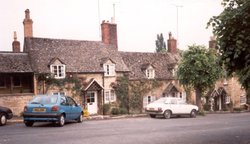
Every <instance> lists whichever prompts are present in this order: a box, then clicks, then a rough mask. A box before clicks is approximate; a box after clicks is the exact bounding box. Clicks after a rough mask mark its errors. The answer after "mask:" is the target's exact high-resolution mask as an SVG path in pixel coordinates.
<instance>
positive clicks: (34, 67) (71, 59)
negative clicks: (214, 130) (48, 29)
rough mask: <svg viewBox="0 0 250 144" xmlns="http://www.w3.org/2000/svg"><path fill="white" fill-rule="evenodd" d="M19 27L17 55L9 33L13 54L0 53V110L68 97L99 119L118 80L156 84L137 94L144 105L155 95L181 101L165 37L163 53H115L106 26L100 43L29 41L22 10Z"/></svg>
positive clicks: (29, 25) (172, 46) (113, 36)
mask: <svg viewBox="0 0 250 144" xmlns="http://www.w3.org/2000/svg"><path fill="white" fill-rule="evenodd" d="M23 25H24V37H25V38H24V46H23V51H21V50H20V49H21V47H20V42H19V41H17V37H16V34H14V41H13V44H12V48H13V51H12V52H0V105H2V106H8V107H10V108H11V109H12V110H13V112H14V114H15V115H20V114H21V113H22V110H23V107H24V106H25V105H26V103H27V102H28V101H29V100H30V99H31V98H32V97H33V96H34V95H38V94H54V95H55V94H61V95H69V96H72V97H75V98H76V99H77V101H78V103H79V104H81V105H83V106H84V107H87V109H88V111H89V113H90V114H103V105H104V104H105V103H110V102H116V101H117V97H116V93H115V91H114V89H113V87H112V84H113V83H115V82H116V80H117V77H121V76H124V75H128V76H129V80H130V81H138V80H140V79H145V80H155V81H159V82H160V83H161V84H160V85H159V86H158V87H155V88H154V89H153V91H151V90H149V91H148V92H147V93H144V94H143V95H142V97H143V105H144V106H145V105H146V104H147V103H149V102H151V101H153V100H154V99H156V98H159V97H161V96H174V97H183V98H184V99H185V92H184V91H183V90H182V89H180V87H179V86H178V83H177V81H176V80H175V78H174V74H175V70H176V65H177V62H178V60H179V56H178V54H177V52H176V40H175V39H174V38H172V36H171V35H170V38H169V42H168V46H169V52H168V53H166V54H161V53H132V52H120V51H118V42H117V25H116V24H115V23H112V22H108V21H103V22H102V24H101V30H102V40H101V41H84V40H67V39H51V38H39V37H34V36H33V21H32V19H31V17H30V11H29V10H28V9H27V10H26V11H25V19H24V21H23Z"/></svg>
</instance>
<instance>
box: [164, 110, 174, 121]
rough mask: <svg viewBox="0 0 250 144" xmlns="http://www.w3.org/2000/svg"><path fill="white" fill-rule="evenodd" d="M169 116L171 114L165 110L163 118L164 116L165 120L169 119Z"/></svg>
mask: <svg viewBox="0 0 250 144" xmlns="http://www.w3.org/2000/svg"><path fill="white" fill-rule="evenodd" d="M171 114H172V113H171V111H170V110H166V111H165V112H164V114H163V116H164V118H165V119H170V117H171Z"/></svg>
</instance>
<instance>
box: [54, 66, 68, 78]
mask: <svg viewBox="0 0 250 144" xmlns="http://www.w3.org/2000/svg"><path fill="white" fill-rule="evenodd" d="M55 67H56V69H55ZM59 69H61V71H59ZM50 72H51V73H52V74H53V76H54V78H55V79H63V78H65V76H66V74H65V65H64V64H53V65H50Z"/></svg>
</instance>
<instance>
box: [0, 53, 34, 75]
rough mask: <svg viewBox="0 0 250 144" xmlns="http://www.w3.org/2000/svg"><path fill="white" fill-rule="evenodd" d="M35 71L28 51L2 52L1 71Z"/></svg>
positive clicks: (0, 57)
mask: <svg viewBox="0 0 250 144" xmlns="http://www.w3.org/2000/svg"><path fill="white" fill-rule="evenodd" d="M26 72H33V71H32V68H31V66H30V63H29V57H28V54H27V53H13V52H0V73H26Z"/></svg>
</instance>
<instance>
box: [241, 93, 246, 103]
mask: <svg viewBox="0 0 250 144" xmlns="http://www.w3.org/2000/svg"><path fill="white" fill-rule="evenodd" d="M246 103H247V97H246V96H245V95H242V96H240V105H244V104H246Z"/></svg>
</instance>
